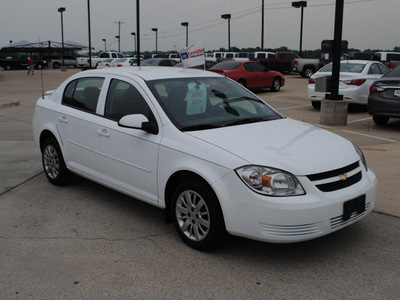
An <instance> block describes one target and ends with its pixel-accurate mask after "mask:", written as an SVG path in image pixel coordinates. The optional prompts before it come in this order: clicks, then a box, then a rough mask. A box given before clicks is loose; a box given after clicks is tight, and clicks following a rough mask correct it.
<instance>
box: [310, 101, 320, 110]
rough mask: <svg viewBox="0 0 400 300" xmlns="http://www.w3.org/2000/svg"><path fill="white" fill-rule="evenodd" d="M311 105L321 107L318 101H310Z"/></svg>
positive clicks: (316, 107)
mask: <svg viewBox="0 0 400 300" xmlns="http://www.w3.org/2000/svg"><path fill="white" fill-rule="evenodd" d="M311 105H312V106H313V107H314V108H315V109H318V110H319V109H321V102H320V101H311Z"/></svg>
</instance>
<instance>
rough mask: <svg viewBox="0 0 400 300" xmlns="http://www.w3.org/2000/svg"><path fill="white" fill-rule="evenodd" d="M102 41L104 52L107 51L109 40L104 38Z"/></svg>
mask: <svg viewBox="0 0 400 300" xmlns="http://www.w3.org/2000/svg"><path fill="white" fill-rule="evenodd" d="M102 41H103V42H104V52H107V41H106V39H102Z"/></svg>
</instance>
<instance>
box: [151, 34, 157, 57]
mask: <svg viewBox="0 0 400 300" xmlns="http://www.w3.org/2000/svg"><path fill="white" fill-rule="evenodd" d="M151 30H152V31H154V32H155V33H156V56H157V53H158V48H157V39H158V28H152V29H151Z"/></svg>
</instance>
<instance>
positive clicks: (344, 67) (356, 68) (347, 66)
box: [319, 62, 366, 73]
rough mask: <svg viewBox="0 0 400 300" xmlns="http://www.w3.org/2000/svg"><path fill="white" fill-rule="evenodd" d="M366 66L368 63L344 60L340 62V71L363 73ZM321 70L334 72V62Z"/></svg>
mask: <svg viewBox="0 0 400 300" xmlns="http://www.w3.org/2000/svg"><path fill="white" fill-rule="evenodd" d="M365 66H366V64H362V63H350V62H342V63H340V72H347V73H361V72H362V71H363V70H364V68H365ZM319 72H332V63H330V64H328V65H326V66H325V67H323V68H322V69H321V70H319Z"/></svg>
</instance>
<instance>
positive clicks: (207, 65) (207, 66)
mask: <svg viewBox="0 0 400 300" xmlns="http://www.w3.org/2000/svg"><path fill="white" fill-rule="evenodd" d="M216 64H217V63H216V62H215V61H212V60H206V61H205V63H204V65H199V66H194V67H190V68H192V69H200V70H203V69H205V70H208V69H210V68H211V67H213V66H215V65H216ZM174 67H180V68H183V62H180V63H177V64H176V65H174Z"/></svg>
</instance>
